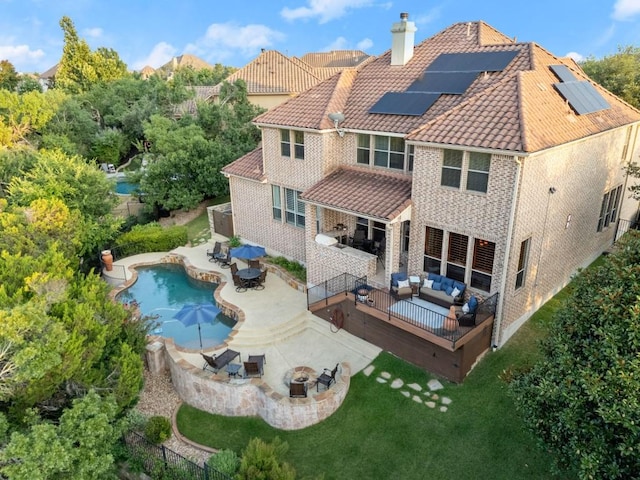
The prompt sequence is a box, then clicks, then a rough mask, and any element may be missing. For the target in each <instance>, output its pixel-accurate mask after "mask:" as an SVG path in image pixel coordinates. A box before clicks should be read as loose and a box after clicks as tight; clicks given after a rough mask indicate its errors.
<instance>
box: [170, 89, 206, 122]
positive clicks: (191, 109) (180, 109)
mask: <svg viewBox="0 0 640 480" xmlns="http://www.w3.org/2000/svg"><path fill="white" fill-rule="evenodd" d="M213 88H214V87H212V86H193V87H186V89H187V90H193V91H194V92H195V96H194V97H193V98H190V99H189V100H185V101H184V102H182V103H181V104H180V105H177V106H176V107H175V109H174V115H176V116H181V115H185V114H190V115H196V114H197V113H198V102H206V101H207V100H208V99H209V98H211V96H212V94H213V93H212V92H213Z"/></svg>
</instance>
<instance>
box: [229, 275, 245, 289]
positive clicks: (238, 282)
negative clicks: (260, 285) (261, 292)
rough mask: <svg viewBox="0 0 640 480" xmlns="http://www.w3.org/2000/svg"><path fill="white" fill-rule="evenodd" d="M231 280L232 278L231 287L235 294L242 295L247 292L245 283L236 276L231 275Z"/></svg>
mask: <svg viewBox="0 0 640 480" xmlns="http://www.w3.org/2000/svg"><path fill="white" fill-rule="evenodd" d="M231 278H233V285H234V286H235V287H236V292H238V293H242V292H246V291H247V282H245V281H244V280H243V279H241V278H240V277H239V276H238V274H236V273H232V274H231Z"/></svg>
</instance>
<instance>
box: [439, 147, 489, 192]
mask: <svg viewBox="0 0 640 480" xmlns="http://www.w3.org/2000/svg"><path fill="white" fill-rule="evenodd" d="M490 168H491V155H490V154H488V153H482V152H463V151H462V150H450V149H445V150H444V152H443V158H442V176H441V179H440V185H442V186H443V187H451V188H456V189H460V188H462V186H463V183H462V178H463V173H466V183H465V184H464V189H465V190H468V191H471V192H481V193H487V189H488V186H489V170H490Z"/></svg>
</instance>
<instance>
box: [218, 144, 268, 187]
mask: <svg viewBox="0 0 640 480" xmlns="http://www.w3.org/2000/svg"><path fill="white" fill-rule="evenodd" d="M221 172H222V173H224V174H226V175H234V176H237V177H242V178H247V179H249V180H255V181H257V182H261V181H263V180H264V170H263V165H262V147H258V148H256V149H255V150H252V151H251V152H249V153H247V154H246V155H244V156H242V157H240V158H239V159H237V160H235V161H234V162H233V163H230V164H229V165H227V166H225V167H223V168H222V169H221Z"/></svg>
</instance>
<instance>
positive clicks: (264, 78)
mask: <svg viewBox="0 0 640 480" xmlns="http://www.w3.org/2000/svg"><path fill="white" fill-rule="evenodd" d="M238 79H241V80H244V82H245V83H246V84H247V93H248V94H250V95H251V94H254V95H255V94H287V93H294V94H296V93H300V92H303V91H305V90H308V89H309V88H311V87H312V86H314V85H316V84H317V83H319V82H320V80H321V79H320V77H318V76H317V75H316V74H315V72H314V69H313V68H312V67H311V66H310V65H308V64H306V63H304V62H303V61H301V60H299V59H297V58H295V57H293V58H289V57H287V56H286V55H283V54H282V53H280V52H278V51H276V50H264V51H263V52H262V53H261V54H260V55H258V57H257V58H255V59H254V60H253V61H252V62H250V63H248V64H247V65H245V66H244V67H242V68H241V69H239V70H236V71H235V72H234V73H232V74H231V75H229V76H228V77H227V78H226V79H225V81H227V82H229V83H232V82H235V81H236V80H238ZM221 86H222V84H221V83H220V84H218V85H216V86H215V90H214V94H216V95H217V94H218V93H219V92H220V87H221Z"/></svg>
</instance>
